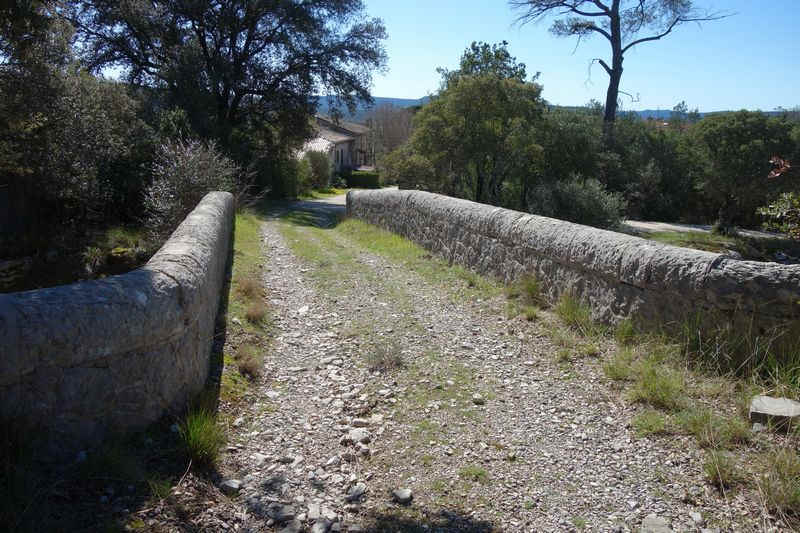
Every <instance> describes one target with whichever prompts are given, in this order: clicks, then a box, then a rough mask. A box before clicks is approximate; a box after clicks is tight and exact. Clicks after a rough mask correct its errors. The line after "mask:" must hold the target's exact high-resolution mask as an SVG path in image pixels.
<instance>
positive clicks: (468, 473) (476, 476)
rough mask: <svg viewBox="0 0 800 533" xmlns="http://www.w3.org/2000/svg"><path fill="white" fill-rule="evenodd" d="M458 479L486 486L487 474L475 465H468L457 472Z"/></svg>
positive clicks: (483, 469)
mask: <svg viewBox="0 0 800 533" xmlns="http://www.w3.org/2000/svg"><path fill="white" fill-rule="evenodd" d="M458 477H460V478H461V479H463V480H465V481H471V482H474V483H481V484H484V485H485V484H486V483H488V481H489V472H487V471H486V469H485V468H482V467H480V466H476V465H468V466H465V467H464V468H462V469H461V470H459V471H458Z"/></svg>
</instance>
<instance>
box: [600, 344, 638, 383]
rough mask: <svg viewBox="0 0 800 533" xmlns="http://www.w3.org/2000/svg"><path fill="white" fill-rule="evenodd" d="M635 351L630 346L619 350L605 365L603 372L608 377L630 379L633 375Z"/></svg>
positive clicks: (622, 379) (616, 379)
mask: <svg viewBox="0 0 800 533" xmlns="http://www.w3.org/2000/svg"><path fill="white" fill-rule="evenodd" d="M632 365H633V351H632V350H631V349H630V348H624V349H622V350H619V351H618V352H617V354H616V355H615V356H614V357H613V358H612V359H611V360H610V361H607V362H606V363H605V364H604V365H603V372H604V373H605V375H606V377H607V378H608V379H611V380H614V381H628V380H629V379H631V376H632V375H633V366H632Z"/></svg>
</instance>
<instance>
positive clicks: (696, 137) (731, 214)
mask: <svg viewBox="0 0 800 533" xmlns="http://www.w3.org/2000/svg"><path fill="white" fill-rule="evenodd" d="M791 128H792V127H791V124H790V123H788V122H787V121H786V120H784V119H781V118H774V117H768V116H767V115H765V114H764V113H760V112H750V111H738V112H736V113H725V114H720V115H713V116H710V117H706V118H705V119H703V120H701V121H700V122H699V123H697V124H696V125H694V126H693V127H692V129H691V130H690V133H689V137H690V139H689V140H690V143H691V146H692V147H693V148H694V149H695V150H696V151H697V156H696V160H697V161H699V162H700V163H701V166H700V168H698V169H697V171H696V172H697V181H698V184H699V185H700V186H701V187H702V190H703V193H704V194H705V196H706V197H707V198H708V201H710V202H712V203H713V205H714V207H715V208H716V209H717V212H718V219H717V224H716V225H717V228H718V229H719V230H720V231H721V232H723V233H725V232H727V231H728V230H730V229H731V228H732V227H733V225H734V224H736V223H738V224H742V223H744V224H750V223H753V222H755V213H756V208H758V207H759V206H761V205H764V204H765V203H767V201H768V199H769V197H770V196H771V195H773V194H775V192H776V190H775V187H772V188H769V187H765V186H764V184H763V177H764V176H766V175H767V174H768V173H769V171H770V159H771V158H772V157H773V156H774V155H775V154H789V153H792V150H793V149H794V146H795V145H794V143H793V141H792V138H791ZM776 186H777V184H776Z"/></svg>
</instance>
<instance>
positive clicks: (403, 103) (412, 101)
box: [317, 96, 783, 122]
mask: <svg viewBox="0 0 800 533" xmlns="http://www.w3.org/2000/svg"><path fill="white" fill-rule="evenodd" d="M317 98H318V100H317V105H318V107H317V112H318V113H321V114H323V115H327V114H328V112H329V111H330V109H329V107H328V102H327V100H326V99H325V97H317ZM374 100H375V102H374V104H373V105H372V106H369V107H368V106H365V105H363V104H361V105H359V106H358V107H357V108H356V111H355V113H352V114H350V113H347V110H346V109H345V110H344V111H345V112H344V116H343V118H344V119H345V120H350V121H353V122H363V121H364V120H365V119H366V118H367V116H368V115H369V113H370V111H371V110H372V109H374V108H376V107H380V106H382V105H392V106H394V107H414V106H421V105H424V104H426V103H427V102H428V101H429V100H430V97H428V96H425V97H422V98H390V97H384V96H375V97H374ZM553 107H555V108H559V109H567V110H569V109H572V110H578V109H585V108H584V107H582V106H553ZM729 112H730V111H712V112H708V113H702V112H701V113H700V116H701V117H706V116H709V115H717V114H720V113H729ZM620 113H634V114H636V115H637V116H638V117H639V118H641V119H643V120H646V119H648V118H653V119H655V120H669V119H670V117H671V116H672V110H671V109H641V110H636V111H634V110H631V111H627V110H622V111H620ZM764 113H766V114H767V115H781V114H782V113H783V111H764Z"/></svg>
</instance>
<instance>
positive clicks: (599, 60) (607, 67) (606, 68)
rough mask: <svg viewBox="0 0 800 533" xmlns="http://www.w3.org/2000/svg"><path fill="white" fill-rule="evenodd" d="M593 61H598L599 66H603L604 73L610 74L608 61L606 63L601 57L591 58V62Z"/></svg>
mask: <svg viewBox="0 0 800 533" xmlns="http://www.w3.org/2000/svg"><path fill="white" fill-rule="evenodd" d="M595 61H597V62H598V63H600V66H601V67H603V69H604V70H605V71H606V74H608V75H609V76H611V67H609V66H608V63H606V62H605V61H603V60H602V59H600V58H597V59H592V63H594V62H595Z"/></svg>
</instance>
